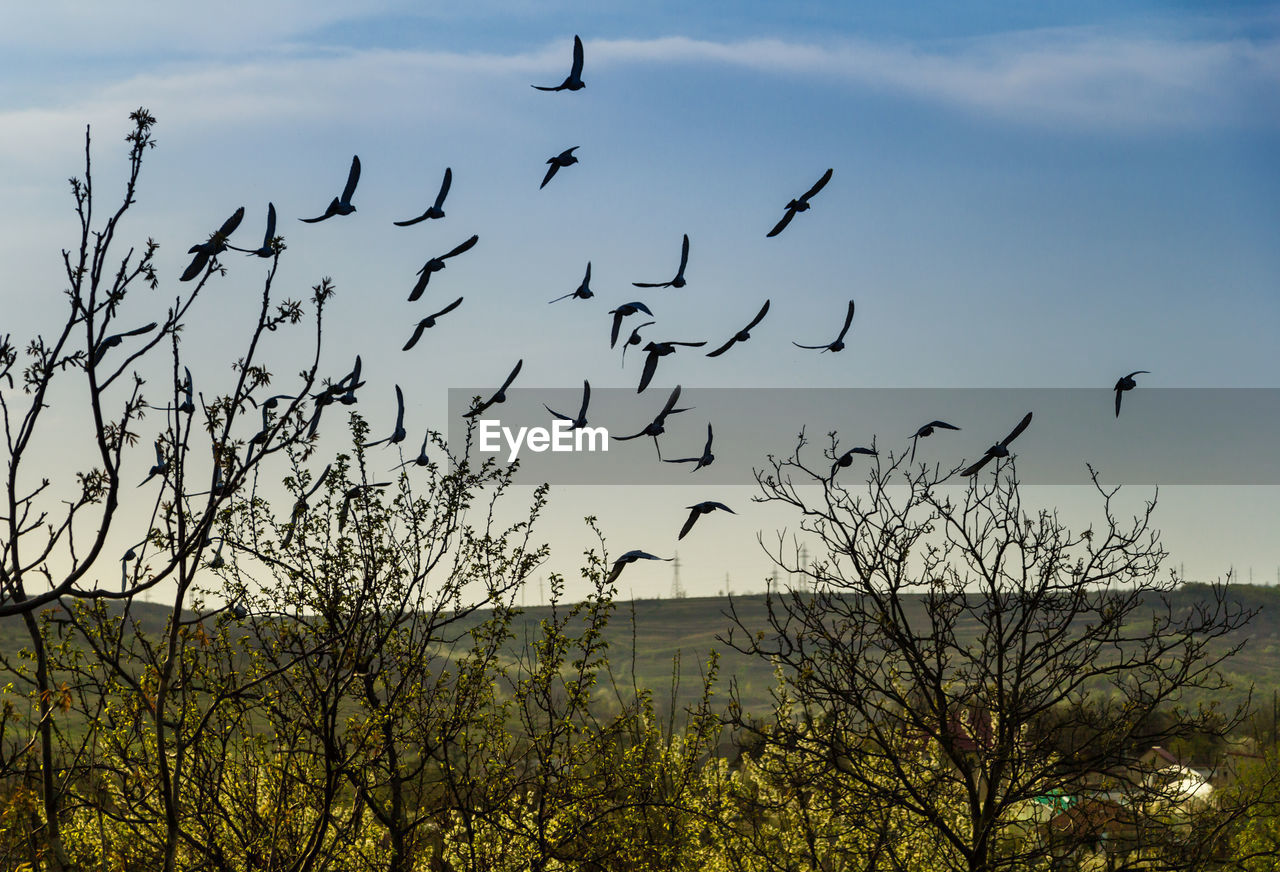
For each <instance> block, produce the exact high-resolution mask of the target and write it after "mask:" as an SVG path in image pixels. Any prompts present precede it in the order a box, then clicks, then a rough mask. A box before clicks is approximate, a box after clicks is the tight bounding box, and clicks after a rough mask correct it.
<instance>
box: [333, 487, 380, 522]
mask: <svg viewBox="0 0 1280 872" xmlns="http://www.w3.org/2000/svg"><path fill="white" fill-rule="evenodd" d="M390 484H391V482H389V481H380V482H377V483H376V484H358V485H356V486H355V487H353V488H349V489H348V490H347V492H346V493H345V494H343V495H342V508H341V510H339V512H338V529H339V530H342V528H344V527H346V526H347V515H348V513H349V512H350V511H351V501H352V500H354V499H355V498H356V497H358V496H359V495H360V494H361V493H363V492H364V491H367V490H372V489H373V488H375V487H387V486H388V485H390Z"/></svg>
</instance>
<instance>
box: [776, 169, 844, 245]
mask: <svg viewBox="0 0 1280 872" xmlns="http://www.w3.org/2000/svg"><path fill="white" fill-rule="evenodd" d="M832 172H834V170H830V169H829V170H827V171H826V172H825V173H823V174H822V178H820V179H818V181H817V182H815V183H814V185H813V187H812V188H810V189H809V190H807V191H805V192H804V194H802V195H801V197H800V199H798V200H792V201H791V202H790V203H788V204H787V205H786V210H787V211H786V212H785V213H784V214H783V216H782V220H780V221H779V222H778V223H777V224H775V225H773V229H772V230H770V231H769V232H768V233H766V234H765V236H766V237H773V236H777V235H778V234H779V233H781V232H782V231H783V230H785V229H786V227H787V225H788V224H790V223H791V219H792V218H794V217H796V213H797V212H807V211H809V198H810V197H813V196H815V195H816V194H817V193H818V192H819V191H821V190H822V189H823V188H825V187H826V186H827V182H829V181H831V174H832Z"/></svg>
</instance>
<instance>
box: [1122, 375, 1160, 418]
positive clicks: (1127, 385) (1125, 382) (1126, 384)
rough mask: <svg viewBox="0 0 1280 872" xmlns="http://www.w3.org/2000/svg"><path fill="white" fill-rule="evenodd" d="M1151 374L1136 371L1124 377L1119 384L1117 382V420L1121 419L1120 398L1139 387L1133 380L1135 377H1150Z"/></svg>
mask: <svg viewBox="0 0 1280 872" xmlns="http://www.w3.org/2000/svg"><path fill="white" fill-rule="evenodd" d="M1150 374H1151V373H1150V372H1148V371H1147V370H1145V369H1135V370H1134V371H1133V372H1131V373H1129V374H1128V375H1126V376H1124V377H1122V378H1121V379H1120V380H1119V381H1118V382H1116V386H1115V388H1114V390H1115V392H1116V417H1117V418H1119V417H1120V397H1122V396H1123V395H1124V392H1125V391H1131V390H1133V389H1134V388H1136V387H1137V386H1138V383H1137V382H1136V381H1134V380H1133V377H1134V376H1135V375H1150Z"/></svg>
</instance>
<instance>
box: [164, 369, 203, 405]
mask: <svg viewBox="0 0 1280 872" xmlns="http://www.w3.org/2000/svg"><path fill="white" fill-rule="evenodd" d="M182 371H183V372H185V373H186V375H187V377H186V378H185V379H184V380H183V381H182V382H181V383H180V384H179V385H178V389H179V390H181V391H182V402H181V403H179V404H178V405H176V406H173V407H172V411H175V412H184V413H186V414H188V415H190V414H192V413H194V412H195V410H196V402H195V397H194V395H193V389H194V387H193V385H192V383H191V370H190V369H188V368H187V367H185V366H184V367H183V368H182ZM165 411H170V407H169V406H165Z"/></svg>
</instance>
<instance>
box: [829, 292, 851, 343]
mask: <svg viewBox="0 0 1280 872" xmlns="http://www.w3.org/2000/svg"><path fill="white" fill-rule="evenodd" d="M852 323H853V300H850V301H849V311H848V312H846V313H845V316H844V326H843V327H841V328H840V335H839V336H837V337H836V342H839V341H840V340H842V339H844V334H846V333H848V332H849V325H850V324H852ZM832 344H833V345H834V344H835V343H832Z"/></svg>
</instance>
